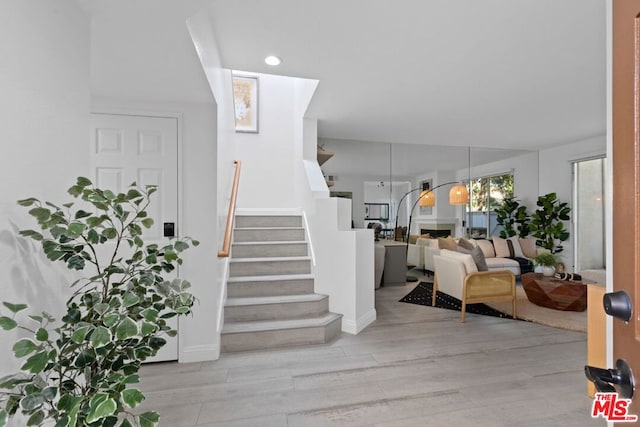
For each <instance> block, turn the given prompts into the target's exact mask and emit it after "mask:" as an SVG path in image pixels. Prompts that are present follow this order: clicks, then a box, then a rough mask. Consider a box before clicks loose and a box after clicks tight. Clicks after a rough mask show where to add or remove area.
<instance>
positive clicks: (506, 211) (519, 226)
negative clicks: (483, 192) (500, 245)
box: [494, 196, 529, 239]
mask: <svg viewBox="0 0 640 427" xmlns="http://www.w3.org/2000/svg"><path fill="white" fill-rule="evenodd" d="M494 211H495V213H496V214H497V218H496V221H497V223H498V225H501V226H502V227H503V229H502V230H500V237H502V238H503V239H506V238H508V237H512V236H516V235H517V236H518V237H520V238H521V239H524V238H525V237H527V236H528V235H529V214H528V213H527V208H526V206H521V205H520V202H519V201H518V200H516V198H515V197H513V196H508V197H505V198H504V200H503V201H502V204H501V205H500V206H497V207H496V208H494Z"/></svg>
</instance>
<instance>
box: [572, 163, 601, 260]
mask: <svg viewBox="0 0 640 427" xmlns="http://www.w3.org/2000/svg"><path fill="white" fill-rule="evenodd" d="M604 177H605V159H603V158H601V159H591V160H584V161H579V162H575V163H574V164H573V206H574V212H573V214H572V219H573V236H572V237H573V245H574V246H573V248H574V250H573V256H574V270H575V271H583V270H604V269H605V268H606V245H605V221H604V200H605V193H604V189H605V186H604Z"/></svg>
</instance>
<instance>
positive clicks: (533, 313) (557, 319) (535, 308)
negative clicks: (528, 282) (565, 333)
mask: <svg viewBox="0 0 640 427" xmlns="http://www.w3.org/2000/svg"><path fill="white" fill-rule="evenodd" d="M487 304H488V305H490V306H491V307H493V308H495V309H496V310H500V311H507V312H511V303H510V302H491V303H487ZM516 305H517V310H518V319H522V320H527V321H529V322H534V323H539V324H541V325H546V326H552V327H554V328H560V329H568V330H570V331H578V332H587V310H585V311H580V312H579V311H561V310H554V309H552V308H546V307H540V306H539V305H535V304H534V303H532V302H531V301H529V300H528V299H527V294H526V293H525V292H524V289H522V286H521V285H518V286H516Z"/></svg>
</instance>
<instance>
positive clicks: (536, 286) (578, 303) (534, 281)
mask: <svg viewBox="0 0 640 427" xmlns="http://www.w3.org/2000/svg"><path fill="white" fill-rule="evenodd" d="M520 280H521V281H522V288H523V289H524V292H525V293H526V294H527V298H528V299H529V301H531V302H532V303H534V304H536V305H539V306H541V307H547V308H552V309H554V310H563V311H584V310H586V308H587V284H586V283H582V282H574V281H571V280H560V279H556V278H554V277H549V276H544V275H543V274H541V273H526V274H523V275H522V276H520Z"/></svg>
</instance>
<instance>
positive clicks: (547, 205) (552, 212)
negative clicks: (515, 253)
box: [531, 193, 571, 254]
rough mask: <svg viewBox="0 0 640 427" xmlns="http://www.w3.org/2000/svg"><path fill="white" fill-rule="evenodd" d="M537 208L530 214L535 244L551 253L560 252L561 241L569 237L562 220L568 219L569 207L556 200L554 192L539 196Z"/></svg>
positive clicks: (561, 248)
mask: <svg viewBox="0 0 640 427" xmlns="http://www.w3.org/2000/svg"><path fill="white" fill-rule="evenodd" d="M537 205H538V209H537V210H536V211H535V212H534V213H533V214H532V215H531V231H532V234H533V236H534V237H536V244H537V245H538V246H541V247H543V248H545V249H547V250H549V252H551V253H553V254H557V253H560V252H562V250H563V249H564V248H563V247H562V242H564V241H565V240H567V239H568V238H569V231H568V230H567V229H566V228H565V226H564V222H563V221H569V219H570V217H569V213H570V212H571V208H570V207H569V205H568V204H567V203H566V202H561V201H560V200H558V198H557V196H556V193H549V194H545V195H544V196H539V197H538V201H537Z"/></svg>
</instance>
